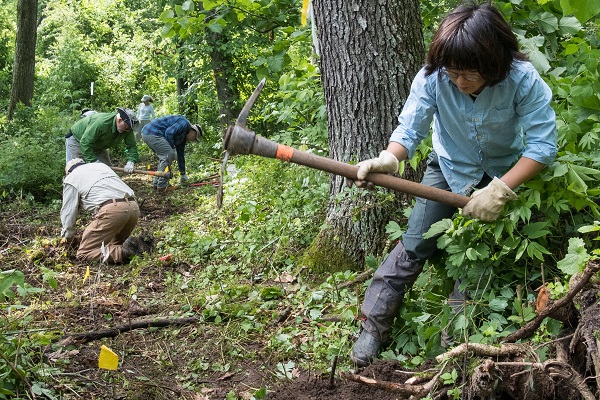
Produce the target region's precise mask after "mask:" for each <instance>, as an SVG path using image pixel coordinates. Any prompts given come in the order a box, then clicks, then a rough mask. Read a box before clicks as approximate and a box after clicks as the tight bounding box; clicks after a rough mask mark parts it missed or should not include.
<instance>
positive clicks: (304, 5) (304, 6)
mask: <svg viewBox="0 0 600 400" xmlns="http://www.w3.org/2000/svg"><path fill="white" fill-rule="evenodd" d="M309 2H310V0H302V19H301V22H302V26H304V25H306V13H307V12H308V3H309Z"/></svg>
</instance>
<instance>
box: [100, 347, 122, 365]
mask: <svg viewBox="0 0 600 400" xmlns="http://www.w3.org/2000/svg"><path fill="white" fill-rule="evenodd" d="M118 366H119V356H118V355H116V354H115V353H114V352H113V351H112V350H111V349H109V348H108V347H106V346H105V345H102V347H100V357H98V368H103V369H111V370H113V371H116V370H117V367H118Z"/></svg>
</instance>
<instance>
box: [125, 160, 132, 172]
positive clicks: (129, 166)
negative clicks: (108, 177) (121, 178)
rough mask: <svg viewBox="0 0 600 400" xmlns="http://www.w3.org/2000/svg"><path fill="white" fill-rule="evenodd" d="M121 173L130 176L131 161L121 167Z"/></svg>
mask: <svg viewBox="0 0 600 400" xmlns="http://www.w3.org/2000/svg"><path fill="white" fill-rule="evenodd" d="M123 172H125V173H126V174H131V173H132V172H133V161H127V164H125V167H123Z"/></svg>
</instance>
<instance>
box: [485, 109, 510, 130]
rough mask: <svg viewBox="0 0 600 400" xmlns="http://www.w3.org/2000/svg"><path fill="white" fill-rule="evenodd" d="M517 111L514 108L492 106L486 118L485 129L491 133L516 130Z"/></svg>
mask: <svg viewBox="0 0 600 400" xmlns="http://www.w3.org/2000/svg"><path fill="white" fill-rule="evenodd" d="M516 121H517V113H516V112H515V110H514V108H512V107H511V108H503V109H499V108H492V109H490V111H489V112H488V113H487V114H486V116H485V119H484V126H483V127H484V129H486V130H488V129H489V130H490V133H491V134H492V135H493V134H494V133H501V134H507V133H512V134H514V133H515V132H516Z"/></svg>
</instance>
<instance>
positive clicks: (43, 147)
mask: <svg viewBox="0 0 600 400" xmlns="http://www.w3.org/2000/svg"><path fill="white" fill-rule="evenodd" d="M58 118H59V117H58V115H56V114H54V115H53V114H52V112H51V110H46V111H45V112H42V111H40V113H39V117H38V116H37V115H35V114H34V108H31V107H18V108H17V110H16V112H15V115H14V118H13V121H11V122H10V123H9V124H6V125H5V126H4V127H3V132H2V133H1V134H0V160H2V163H0V197H1V198H4V199H7V198H8V199H10V198H15V197H23V196H27V195H32V196H33V197H34V198H35V199H36V200H38V201H48V200H51V199H55V198H59V197H60V194H61V193H62V189H61V179H62V177H63V175H64V169H63V168H64V132H65V131H66V130H65V131H63V133H62V134H61V135H60V136H58V135H57V136H54V135H53V134H52V133H51V132H53V130H54V129H55V127H56V125H58ZM55 124H56V125H55Z"/></svg>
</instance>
